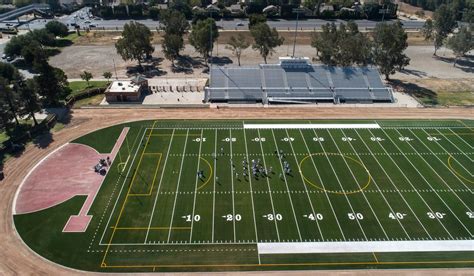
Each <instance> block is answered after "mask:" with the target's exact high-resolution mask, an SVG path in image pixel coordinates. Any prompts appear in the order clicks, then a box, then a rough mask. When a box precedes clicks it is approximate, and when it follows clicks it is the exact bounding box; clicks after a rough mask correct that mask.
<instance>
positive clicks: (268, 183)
mask: <svg viewBox="0 0 474 276" xmlns="http://www.w3.org/2000/svg"><path fill="white" fill-rule="evenodd" d="M257 133H258V138H259V142H258V143H259V144H260V151H261V153H262V154H263V153H264V151H263V146H262V139H261V138H262V135H260V129H257ZM262 159H263V165H264V166H265V168H266V167H267V165H266V164H265V156H262ZM249 164H250V163H249ZM249 177H250V170H249ZM265 179H266V180H267V187H268V191H269V192H270V193H269V194H270V203H271V204H272V212H273V217H274V218H275V206H274V205H273V197H272V192H271V191H272V189H271V188H270V181H269V180H268V177H265ZM273 222H274V223H275V229H276V232H277V237H278V241H280V232H279V231H278V223H277V220H276V219H273Z"/></svg>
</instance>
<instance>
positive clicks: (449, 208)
mask: <svg viewBox="0 0 474 276" xmlns="http://www.w3.org/2000/svg"><path fill="white" fill-rule="evenodd" d="M397 132H398V133H399V134H400V132H399V131H398V130H397ZM410 132H411V133H413V132H412V131H411V130H410ZM413 135H415V134H414V133H413ZM420 141H421V140H420ZM408 144H409V145H410V147H411V148H412V149H413V150H414V151H415V152H417V150H416V149H415V148H414V147H413V146H412V145H411V144H410V143H408ZM422 144H423V145H424V146H425V147H426V145H425V144H424V143H423V142H422ZM419 157H420V158H421V159H422V160H423V161H424V162H425V163H426V164H427V165H428V167H430V169H431V170H432V171H433V172H434V173H435V174H436V175H437V176H438V178H440V179H441V181H442V182H443V183H444V184H445V185H446V187H448V188H450V187H449V185H448V184H447V183H446V181H445V180H444V179H443V178H441V176H440V175H439V174H438V172H436V170H435V169H434V168H433V167H432V166H431V164H429V163H428V161H426V159H425V158H423V157H422V156H421V155H420V156H419ZM436 158H438V157H437V156H436ZM407 159H408V158H407ZM438 160H439V161H440V163H441V164H443V166H445V167H446V168H447V169H448V170H449V168H448V167H447V166H446V164H444V162H443V161H441V160H440V159H439V158H438ZM409 162H410V164H412V162H411V161H409ZM412 166H413V164H412ZM415 170H416V171H417V172H418V173H419V174H420V175H421V173H420V172H419V171H418V169H417V168H416V167H415ZM423 179H424V180H425V182H426V183H427V184H428V185H429V186H430V188H432V189H433V187H432V186H431V184H429V182H428V181H427V180H426V178H425V177H424V176H423ZM463 184H464V183H463ZM435 194H436V195H437V196H438V197H439V198H440V199H441V201H443V203H444V205H445V206H446V207H447V208H448V210H449V211H450V212H451V213H452V214H453V215H454V217H455V218H456V219H457V220H458V221H459V223H460V224H461V225H462V226H463V228H464V229H465V230H466V231H467V232H468V233H469V235H471V236H472V233H471V231H469V229H468V228H467V227H466V226H465V225H464V223H463V222H462V221H461V220H460V219H459V217H458V216H457V215H456V213H454V212H453V211H452V210H451V207H449V206H448V204H446V202H445V201H444V200H443V199H442V198H441V196H439V195H438V193H436V192H435ZM453 194H454V195H455V196H456V197H457V198H458V199H459V201H460V202H461V203H462V204H463V205H464V206H465V207H466V208H467V209H468V211H470V208H469V207H468V206H467V205H466V203H464V201H463V200H462V199H461V198H460V197H459V196H458V194H456V193H455V192H453Z"/></svg>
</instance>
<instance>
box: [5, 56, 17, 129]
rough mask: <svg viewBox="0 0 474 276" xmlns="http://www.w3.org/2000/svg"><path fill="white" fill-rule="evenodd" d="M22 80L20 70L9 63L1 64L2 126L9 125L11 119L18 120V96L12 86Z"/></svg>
mask: <svg viewBox="0 0 474 276" xmlns="http://www.w3.org/2000/svg"><path fill="white" fill-rule="evenodd" d="M21 80H22V77H21V75H20V73H19V72H18V69H16V68H15V67H14V66H13V65H11V64H9V63H3V62H0V120H1V121H2V125H5V124H8V123H9V122H10V120H11V119H15V122H16V124H17V125H18V124H19V121H18V118H17V106H18V105H19V104H18V100H19V97H18V94H17V93H15V91H13V90H12V88H11V86H13V84H15V83H16V82H19V81H21Z"/></svg>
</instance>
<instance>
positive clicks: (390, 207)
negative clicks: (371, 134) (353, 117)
mask: <svg viewBox="0 0 474 276" xmlns="http://www.w3.org/2000/svg"><path fill="white" fill-rule="evenodd" d="M355 131H356V130H355ZM341 132H342V135H344V136H345V137H347V135H346V133H345V132H344V130H341ZM359 139H361V140H362V142H364V141H363V139H362V138H359ZM364 143H365V142H364ZM349 145H350V146H351V148H352V151H353V152H354V153H355V154H356V156H357V159H359V161H360V162H361V163H362V164H363V163H364V161H363V160H362V158H360V156H359V154H357V151H356V150H355V148H354V146H353V145H352V143H351V142H349ZM377 163H378V161H377ZM379 165H380V164H379ZM367 173H368V174H369V175H370V176H371V178H372V182H373V183H374V185H375V187H377V190H379V192H380V193H379V194H380V195H381V196H382V198H383V200H384V201H385V204H387V206H388V208H389V209H390V211H391V212H392V214H394V216H395V219H396V220H397V222H398V224H399V225H400V227H401V228H402V229H403V232H405V235H406V236H407V237H408V239H410V240H411V237H410V235H409V234H408V232H407V231H406V229H405V227H403V224H402V223H401V221H400V219H399V218H398V217H397V216H396V215H395V211H394V210H393V208H392V206H391V205H390V203H388V200H387V198H386V197H385V195H384V194H383V193H382V192H381V191H380V188H379V186H378V185H377V182H376V181H375V178H374V177H373V176H372V174H371V173H370V171H368V170H367ZM362 194H363V195H364V197H366V196H365V193H364V191H362ZM366 200H367V198H366ZM367 202H369V201H368V200H367ZM369 205H370V203H369ZM371 209H372V207H371ZM377 221H378V219H377ZM379 223H380V222H379Z"/></svg>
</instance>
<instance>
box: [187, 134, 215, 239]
mask: <svg viewBox="0 0 474 276" xmlns="http://www.w3.org/2000/svg"><path fill="white" fill-rule="evenodd" d="M202 133H203V130H202V129H201V135H200V138H201V139H200V140H199V158H198V161H197V168H196V171H199V170H200V169H201V168H200V167H199V164H200V161H201V147H202ZM199 174H200V173H199ZM210 177H211V176H210V175H209V177H208V179H210ZM198 181H199V177H198V176H197V175H196V182H195V183H194V199H193V214H192V216H191V218H192V219H191V233H190V234H189V242H191V241H192V239H193V225H194V211H195V210H196V195H197V190H198V186H197V185H198Z"/></svg>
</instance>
